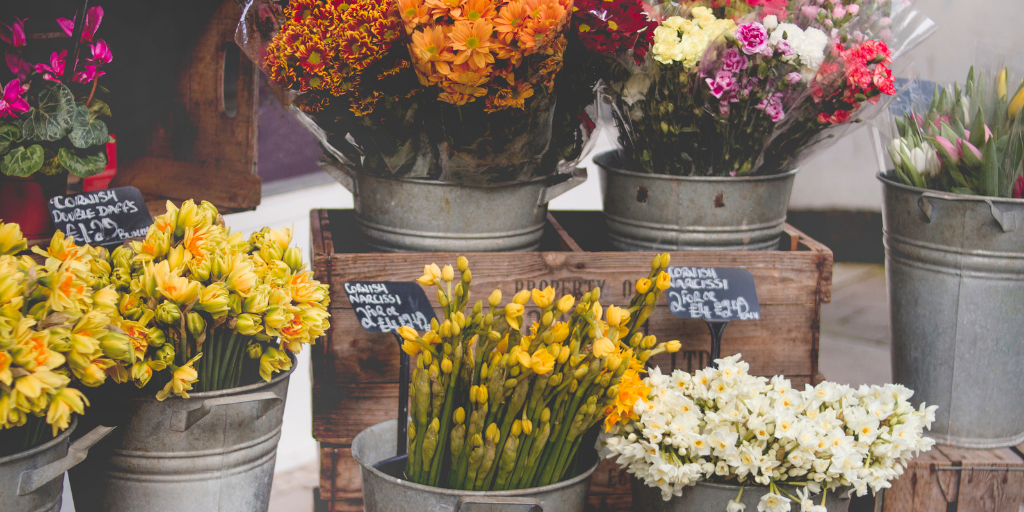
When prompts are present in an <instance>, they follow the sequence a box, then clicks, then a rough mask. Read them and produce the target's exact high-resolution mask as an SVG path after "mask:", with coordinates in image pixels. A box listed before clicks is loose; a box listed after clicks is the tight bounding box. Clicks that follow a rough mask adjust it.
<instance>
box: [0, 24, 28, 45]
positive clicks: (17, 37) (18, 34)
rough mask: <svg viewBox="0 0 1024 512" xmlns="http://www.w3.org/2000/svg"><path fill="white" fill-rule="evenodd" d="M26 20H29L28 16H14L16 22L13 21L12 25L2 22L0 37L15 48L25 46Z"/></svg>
mask: <svg viewBox="0 0 1024 512" xmlns="http://www.w3.org/2000/svg"><path fill="white" fill-rule="evenodd" d="M26 21H28V18H25V19H20V18H14V23H11V24H10V25H8V24H6V23H0V39H3V40H4V41H5V42H6V43H7V44H9V45H11V46H13V47H15V48H18V47H19V46H25V22H26Z"/></svg>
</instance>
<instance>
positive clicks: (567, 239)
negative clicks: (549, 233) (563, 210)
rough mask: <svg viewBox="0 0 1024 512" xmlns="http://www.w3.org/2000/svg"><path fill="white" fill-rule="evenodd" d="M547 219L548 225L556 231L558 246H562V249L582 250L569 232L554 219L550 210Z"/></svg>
mask: <svg viewBox="0 0 1024 512" xmlns="http://www.w3.org/2000/svg"><path fill="white" fill-rule="evenodd" d="M547 221H548V225H549V226H551V228H552V229H554V230H555V233H558V238H559V246H560V247H561V248H562V250H564V251H572V252H583V249H582V248H581V247H580V244H578V243H576V240H573V238H572V237H571V236H569V233H566V231H565V228H563V227H562V225H561V224H559V223H558V220H557V219H555V216H554V215H552V214H551V212H548V215H547Z"/></svg>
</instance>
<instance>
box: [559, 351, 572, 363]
mask: <svg viewBox="0 0 1024 512" xmlns="http://www.w3.org/2000/svg"><path fill="white" fill-rule="evenodd" d="M569 353H570V350H569V347H562V350H561V351H559V352H558V364H564V363H565V362H566V361H567V360H568V359H569Z"/></svg>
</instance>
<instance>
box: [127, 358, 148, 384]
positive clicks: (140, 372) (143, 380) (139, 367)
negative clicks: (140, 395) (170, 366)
mask: <svg viewBox="0 0 1024 512" xmlns="http://www.w3.org/2000/svg"><path fill="white" fill-rule="evenodd" d="M131 378H132V380H133V381H135V385H136V386H137V387H139V388H144V387H146V384H148V383H149V379H151V378H153V367H152V366H150V365H149V363H148V362H146V361H139V362H137V363H135V364H133V365H132V369H131Z"/></svg>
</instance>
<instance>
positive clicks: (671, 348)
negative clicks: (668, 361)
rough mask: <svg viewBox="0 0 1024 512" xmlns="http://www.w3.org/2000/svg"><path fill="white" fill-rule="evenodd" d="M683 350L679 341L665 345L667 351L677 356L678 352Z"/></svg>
mask: <svg viewBox="0 0 1024 512" xmlns="http://www.w3.org/2000/svg"><path fill="white" fill-rule="evenodd" d="M681 348H683V344H682V343H680V342H679V340H672V341H670V342H668V343H665V351H666V352H668V353H669V354H675V353H676V352H679V350H680V349H681Z"/></svg>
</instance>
